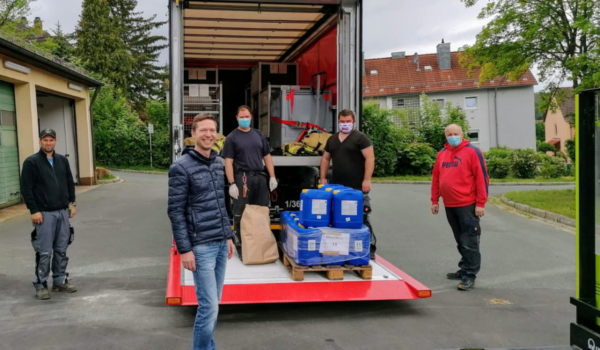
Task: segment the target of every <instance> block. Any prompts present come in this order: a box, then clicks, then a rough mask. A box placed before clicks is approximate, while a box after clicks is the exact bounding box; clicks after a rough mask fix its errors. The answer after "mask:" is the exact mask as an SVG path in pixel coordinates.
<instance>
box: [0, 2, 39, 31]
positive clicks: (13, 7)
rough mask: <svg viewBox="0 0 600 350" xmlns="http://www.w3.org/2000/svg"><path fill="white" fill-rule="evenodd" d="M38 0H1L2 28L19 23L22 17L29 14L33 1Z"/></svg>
mask: <svg viewBox="0 0 600 350" xmlns="http://www.w3.org/2000/svg"><path fill="white" fill-rule="evenodd" d="M35 1H36V0H0V29H2V30H4V29H5V28H4V27H5V26H6V25H8V24H11V23H17V22H18V21H19V20H20V19H21V18H22V17H25V16H27V15H29V13H30V12H31V8H30V7H29V6H30V5H31V3H32V2H35Z"/></svg>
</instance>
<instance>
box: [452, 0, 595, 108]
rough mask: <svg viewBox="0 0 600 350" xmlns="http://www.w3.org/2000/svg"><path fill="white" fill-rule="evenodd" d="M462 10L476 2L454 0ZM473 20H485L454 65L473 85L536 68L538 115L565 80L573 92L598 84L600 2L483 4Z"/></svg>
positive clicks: (493, 0)
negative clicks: (541, 88)
mask: <svg viewBox="0 0 600 350" xmlns="http://www.w3.org/2000/svg"><path fill="white" fill-rule="evenodd" d="M460 1H461V2H463V3H465V4H466V6H467V7H471V6H474V5H475V4H476V3H477V2H478V0H460ZM486 2H487V5H486V6H484V7H483V9H482V10H481V13H480V14H479V18H480V19H483V18H490V19H491V21H490V22H489V23H488V24H487V25H486V26H485V27H484V28H483V30H482V32H481V33H480V34H478V35H477V41H476V43H475V44H474V45H473V46H466V47H465V48H464V49H463V51H464V52H463V54H462V55H461V59H460V62H461V64H462V65H464V66H466V67H468V68H469V70H470V72H473V70H474V69H476V68H481V71H480V76H479V81H480V82H484V81H486V80H491V79H494V78H496V77H498V76H505V77H508V78H509V79H511V80H516V79H518V78H519V77H520V76H521V75H522V74H523V73H524V72H525V71H526V70H527V69H528V68H530V67H531V66H532V65H533V64H537V66H538V68H539V72H540V77H539V78H540V81H542V82H546V83H547V84H548V85H547V89H546V91H547V92H548V94H545V95H542V96H541V97H543V100H542V101H541V110H546V109H547V108H548V106H550V105H551V104H553V103H556V102H558V103H560V98H559V99H558V101H556V100H557V99H556V98H554V97H556V96H555V93H556V91H557V90H558V87H560V86H561V85H562V84H563V82H565V81H567V80H570V81H571V82H572V85H573V87H574V88H576V89H584V88H587V87H591V86H594V85H598V84H600V25H599V23H600V22H599V21H600V2H599V1H597V0H554V1H546V0H531V1H525V0H487V1H486Z"/></svg>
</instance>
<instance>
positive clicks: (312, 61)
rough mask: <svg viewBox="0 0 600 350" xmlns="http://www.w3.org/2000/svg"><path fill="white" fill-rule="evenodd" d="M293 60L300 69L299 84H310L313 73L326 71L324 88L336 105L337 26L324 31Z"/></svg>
mask: <svg viewBox="0 0 600 350" xmlns="http://www.w3.org/2000/svg"><path fill="white" fill-rule="evenodd" d="M295 62H296V63H297V64H298V67H299V69H300V74H299V79H300V85H310V83H311V77H312V76H313V74H316V73H319V72H326V73H327V86H326V89H330V90H331V91H332V93H333V101H332V105H334V106H335V105H337V27H333V28H332V29H330V30H329V31H327V32H325V34H323V36H321V38H319V40H318V41H316V42H315V43H314V44H312V46H310V47H309V48H308V49H307V50H306V51H304V52H303V53H302V54H300V56H299V57H298V58H297V59H296V61H295Z"/></svg>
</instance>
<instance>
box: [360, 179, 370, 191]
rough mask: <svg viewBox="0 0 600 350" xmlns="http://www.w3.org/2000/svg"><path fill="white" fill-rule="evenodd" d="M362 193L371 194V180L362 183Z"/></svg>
mask: <svg viewBox="0 0 600 350" xmlns="http://www.w3.org/2000/svg"><path fill="white" fill-rule="evenodd" d="M362 191H363V192H364V193H369V192H371V180H364V181H363V183H362Z"/></svg>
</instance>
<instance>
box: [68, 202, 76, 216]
mask: <svg viewBox="0 0 600 350" xmlns="http://www.w3.org/2000/svg"><path fill="white" fill-rule="evenodd" d="M75 214H77V207H75V206H73V205H71V204H69V219H72V218H73V217H74V216H75Z"/></svg>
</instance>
